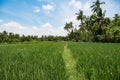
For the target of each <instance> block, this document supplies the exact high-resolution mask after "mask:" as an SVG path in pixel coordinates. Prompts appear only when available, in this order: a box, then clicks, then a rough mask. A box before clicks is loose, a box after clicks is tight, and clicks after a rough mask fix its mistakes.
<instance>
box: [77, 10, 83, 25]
mask: <svg viewBox="0 0 120 80" xmlns="http://www.w3.org/2000/svg"><path fill="white" fill-rule="evenodd" d="M76 15H77V18H76V19H77V20H78V21H79V20H80V22H81V26H82V25H83V20H84V18H85V16H84V15H83V11H82V10H79V13H76Z"/></svg>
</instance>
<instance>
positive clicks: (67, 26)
mask: <svg viewBox="0 0 120 80" xmlns="http://www.w3.org/2000/svg"><path fill="white" fill-rule="evenodd" d="M64 29H65V30H67V31H68V32H69V33H70V32H71V30H72V29H73V23H72V22H69V23H66V24H65V27H64Z"/></svg>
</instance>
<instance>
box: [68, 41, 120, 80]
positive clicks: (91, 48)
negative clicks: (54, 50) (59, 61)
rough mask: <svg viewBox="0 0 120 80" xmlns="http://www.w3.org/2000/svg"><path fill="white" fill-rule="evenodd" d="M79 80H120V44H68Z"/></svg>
mask: <svg viewBox="0 0 120 80" xmlns="http://www.w3.org/2000/svg"><path fill="white" fill-rule="evenodd" d="M68 47H69V49H71V53H72V55H73V57H74V58H75V59H76V61H77V62H76V63H77V64H76V69H77V76H78V77H79V80H120V44H119V43H115V44H113V43H82V42H81V43H73V42H70V43H68Z"/></svg>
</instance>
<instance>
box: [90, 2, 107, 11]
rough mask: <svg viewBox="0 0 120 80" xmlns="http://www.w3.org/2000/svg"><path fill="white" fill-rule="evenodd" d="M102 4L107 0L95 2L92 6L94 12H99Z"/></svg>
mask: <svg viewBox="0 0 120 80" xmlns="http://www.w3.org/2000/svg"><path fill="white" fill-rule="evenodd" d="M101 4H105V2H100V0H96V1H95V2H93V5H92V6H91V7H90V8H92V11H93V13H98V11H99V9H100V5H101Z"/></svg>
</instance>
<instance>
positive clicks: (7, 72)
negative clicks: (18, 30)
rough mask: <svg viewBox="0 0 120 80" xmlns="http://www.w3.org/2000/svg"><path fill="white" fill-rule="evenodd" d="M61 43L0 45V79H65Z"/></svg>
mask: <svg viewBox="0 0 120 80" xmlns="http://www.w3.org/2000/svg"><path fill="white" fill-rule="evenodd" d="M63 46H64V44H62V43H57V42H56V43H55V42H41V43H29V44H28V43H25V44H24V43H19V44H1V45H0V80H67V76H66V70H65V64H64V61H63V59H62V55H61V53H62V52H63Z"/></svg>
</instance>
